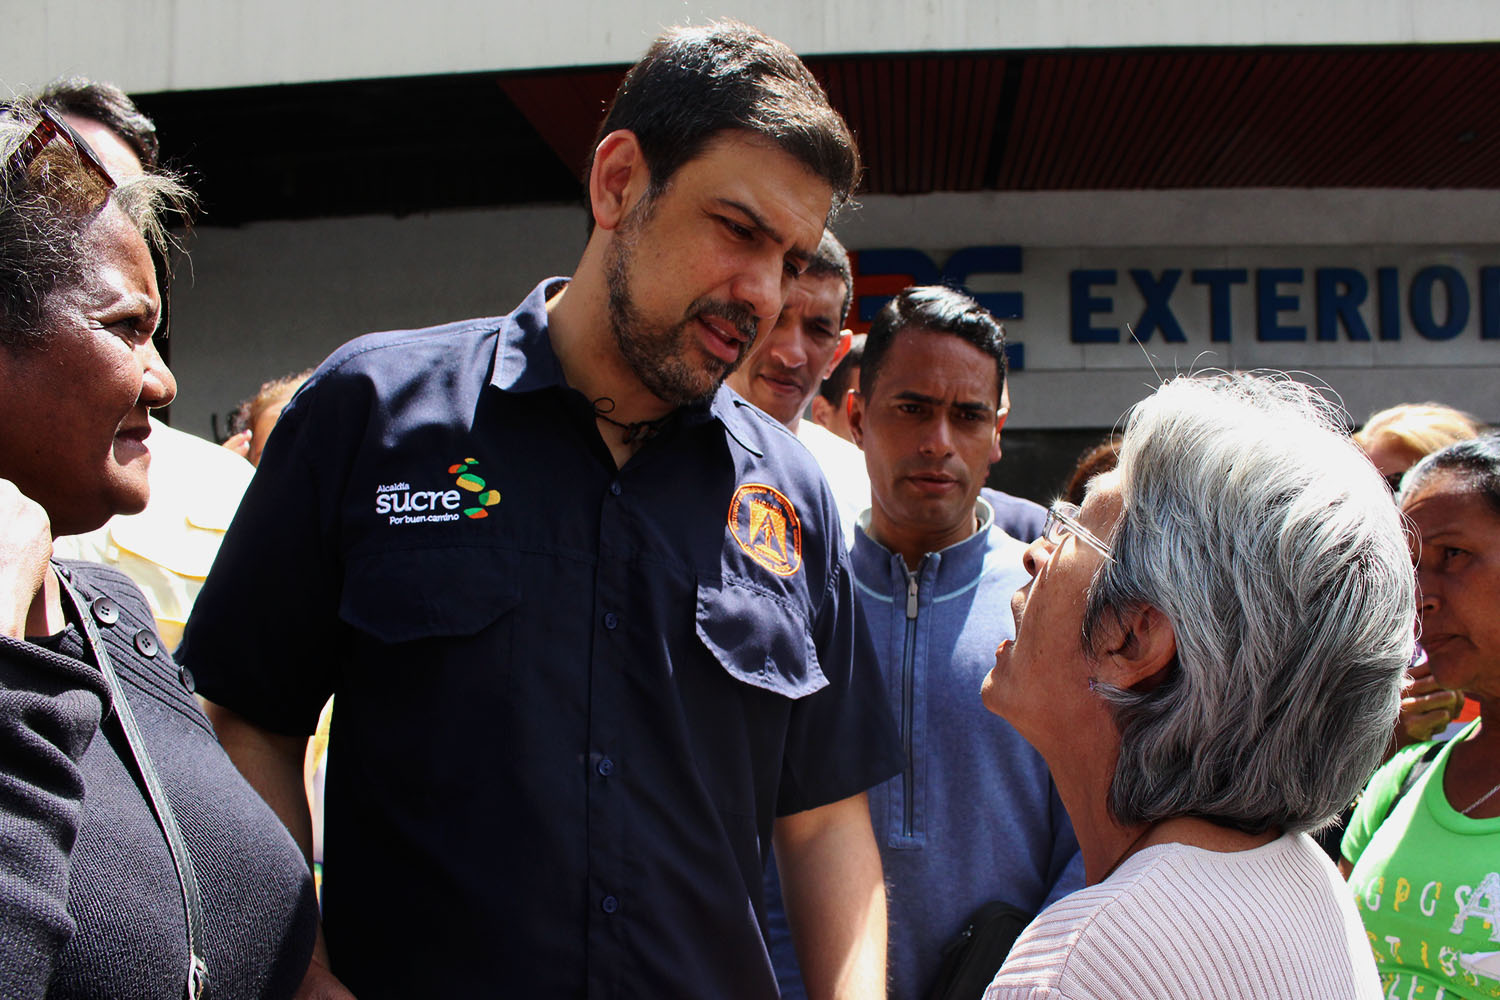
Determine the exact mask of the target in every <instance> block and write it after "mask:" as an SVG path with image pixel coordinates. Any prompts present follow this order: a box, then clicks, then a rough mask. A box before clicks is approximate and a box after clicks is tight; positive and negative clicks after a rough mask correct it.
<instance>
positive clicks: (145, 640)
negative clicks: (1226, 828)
mask: <svg viewBox="0 0 1500 1000" xmlns="http://www.w3.org/2000/svg"><path fill="white" fill-rule="evenodd" d="M135 648H136V649H138V650H140V651H141V655H142V656H144V657H147V658H148V659H149V658H150V657H153V656H155V655H156V636H154V635H152V634H151V631H150V629H144V628H143V629H141V630H140V631H139V632H137V633H136V634H135Z"/></svg>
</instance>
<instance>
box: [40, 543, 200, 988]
mask: <svg viewBox="0 0 1500 1000" xmlns="http://www.w3.org/2000/svg"><path fill="white" fill-rule="evenodd" d="M54 572H55V573H56V575H57V580H58V582H59V583H60V584H62V589H63V591H64V592H66V593H67V595H68V599H69V600H70V601H72V602H73V610H74V612H75V614H76V616H77V618H78V620H79V621H80V622H81V623H82V624H83V631H84V634H85V635H87V637H88V644H89V649H90V651H91V652H92V653H93V656H94V661H95V662H96V663H97V664H98V666H99V672H100V673H101V674H103V675H104V680H105V683H107V684H108V685H109V694H110V697H111V699H113V701H114V707H115V714H116V715H117V716H119V718H120V727H121V728H122V729H123V730H124V731H125V742H126V744H127V745H128V746H129V747H130V756H131V757H132V759H134V761H135V766H136V771H137V772H138V773H139V775H140V778H141V780H142V782H144V783H145V786H146V796H147V798H149V799H150V800H151V811H152V812H154V813H156V821H157V823H159V824H160V825H161V832H162V834H163V835H164V836H165V837H166V838H167V847H169V848H170V849H171V851H172V863H173V864H174V865H175V866H176V867H177V882H178V884H179V885H180V886H181V887H182V907H183V910H184V911H186V913H187V936H188V971H187V978H186V980H185V992H184V996H185V997H186V998H187V1000H207V997H208V963H207V962H206V961H204V959H203V954H202V947H203V901H202V900H201V899H200V898H199V896H198V878H197V876H196V875H194V874H193V858H192V855H191V854H189V853H188V849H187V844H186V843H184V842H183V839H182V831H181V830H180V829H178V827H177V818H176V817H175V816H173V815H172V804H171V803H170V802H168V801H167V793H166V790H165V789H163V788H162V785H161V778H159V777H158V776H157V774H156V768H155V767H153V766H152V765H151V755H150V754H149V753H147V752H146V741H145V740H144V739H142V738H141V730H140V727H139V726H138V725H136V721H135V713H134V712H132V711H131V710H130V701H129V700H128V699H127V698H126V697H125V689H124V687H123V686H122V685H121V684H120V677H119V675H118V674H117V673H115V665H114V663H113V662H112V661H111V660H110V658H109V652H108V650H106V649H105V646H104V639H103V637H102V636H100V635H99V626H97V625H95V624H94V614H93V612H94V610H95V608H94V606H93V605H90V604H87V603H85V601H84V599H83V596H82V595H81V594H79V593H78V590H77V589H76V588H75V587H74V586H73V584H72V583H71V582H69V580H68V578H67V576H66V575H65V574H66V572H67V571H66V570H61V569H57V568H56V567H54ZM108 600H109V598H107V597H101V598H99V601H108ZM99 601H95V604H98V603H99Z"/></svg>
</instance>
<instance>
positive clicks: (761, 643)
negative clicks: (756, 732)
mask: <svg viewBox="0 0 1500 1000" xmlns="http://www.w3.org/2000/svg"><path fill="white" fill-rule="evenodd" d="M697 632H698V638H699V639H700V640H701V641H702V642H703V644H704V646H706V647H708V651H709V653H710V654H712V656H713V658H714V659H715V660H717V661H718V662H719V664H720V665H721V666H722V667H723V668H724V669H725V670H726V671H727V672H728V673H729V675H730V676H731V677H733V678H735V679H736V680H738V681H741V682H743V683H745V684H749V685H751V686H752V687H757V688H761V689H762V690H765V691H771V692H773V693H775V694H779V695H783V696H784V697H787V698H793V699H796V698H805V697H807V696H808V695H810V694H812V693H813V692H815V691H819V690H822V689H823V688H825V687H827V686H828V678H826V677H825V676H823V668H822V666H821V665H820V664H819V663H818V651H817V648H816V647H815V646H814V645H813V640H812V632H811V628H810V626H809V624H808V621H807V617H806V614H805V612H804V611H803V609H801V608H799V607H797V606H795V605H793V604H792V603H791V602H789V601H788V600H787V598H786V597H784V596H782V595H780V594H775V593H772V592H770V591H768V590H765V589H764V588H761V587H757V586H755V585H754V584H753V583H750V582H749V581H746V580H740V579H737V578H735V577H732V576H727V575H726V576H725V577H724V579H723V580H720V581H714V582H712V583H709V582H700V583H699V584H698V608H697Z"/></svg>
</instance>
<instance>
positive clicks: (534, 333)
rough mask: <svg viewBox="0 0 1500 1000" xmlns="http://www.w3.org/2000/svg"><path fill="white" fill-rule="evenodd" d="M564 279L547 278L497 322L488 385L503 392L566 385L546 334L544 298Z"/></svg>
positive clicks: (527, 390) (565, 279) (545, 301)
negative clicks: (498, 331)
mask: <svg viewBox="0 0 1500 1000" xmlns="http://www.w3.org/2000/svg"><path fill="white" fill-rule="evenodd" d="M567 282H568V279H567V278H548V279H547V280H546V281H544V282H542V283H541V284H539V285H537V286H536V287H535V288H533V289H532V290H531V294H530V295H528V296H526V298H525V299H523V300H522V301H521V304H520V305H519V306H517V307H516V309H515V311H514V312H512V313H511V314H510V315H509V316H506V317H505V318H504V319H503V320H501V321H500V336H499V337H498V338H497V340H496V343H495V364H494V367H493V374H491V375H490V385H493V386H494V387H495V388H497V389H500V390H502V391H505V392H535V391H536V390H538V389H547V388H550V387H552V386H562V385H566V384H567V382H566V381H565V380H564V379H563V371H562V365H561V364H560V363H559V362H558V360H557V355H556V354H554V353H553V352H552V339H551V338H550V337H549V336H548V335H547V300H548V299H550V298H551V297H552V296H554V295H556V294H557V293H558V291H560V290H561V289H562V287H563V285H565V284H567Z"/></svg>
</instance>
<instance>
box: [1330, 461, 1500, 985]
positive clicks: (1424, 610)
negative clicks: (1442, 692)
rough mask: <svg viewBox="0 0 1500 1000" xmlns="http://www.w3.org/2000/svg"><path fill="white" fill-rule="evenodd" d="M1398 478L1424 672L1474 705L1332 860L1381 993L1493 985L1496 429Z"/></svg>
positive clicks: (1394, 780) (1406, 764) (1377, 798)
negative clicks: (1351, 897)
mask: <svg viewBox="0 0 1500 1000" xmlns="http://www.w3.org/2000/svg"><path fill="white" fill-rule="evenodd" d="M1402 487H1403V488H1402V492H1401V496H1400V498H1399V499H1400V502H1401V509H1402V511H1404V512H1405V513H1406V515H1407V516H1408V517H1409V518H1410V519H1411V521H1412V524H1413V525H1414V526H1415V527H1416V530H1417V534H1418V542H1419V543H1420V544H1419V546H1418V547H1417V555H1416V564H1417V585H1418V587H1419V589H1420V591H1421V596H1420V602H1419V604H1418V614H1419V615H1420V618H1421V625H1422V645H1423V647H1424V648H1425V649H1426V650H1427V657H1428V662H1429V665H1430V666H1431V669H1432V674H1433V677H1434V678H1436V679H1437V681H1438V682H1439V683H1440V684H1442V685H1443V686H1444V687H1448V688H1453V689H1455V690H1462V691H1463V692H1464V693H1465V694H1467V695H1468V696H1469V697H1470V698H1473V699H1475V700H1476V701H1478V703H1479V706H1480V716H1479V719H1478V720H1477V721H1476V722H1474V723H1472V724H1470V725H1469V727H1468V728H1466V729H1465V730H1464V731H1463V732H1462V733H1460V734H1459V735H1458V736H1457V737H1456V738H1454V739H1453V740H1452V742H1450V743H1448V744H1446V745H1442V746H1441V747H1434V746H1433V745H1432V744H1423V745H1418V746H1413V747H1408V748H1407V749H1405V750H1403V751H1402V752H1401V753H1399V754H1397V755H1396V756H1395V757H1393V758H1392V759H1391V760H1390V762H1389V763H1387V764H1386V765H1385V767H1383V768H1381V769H1380V770H1379V771H1378V772H1377V773H1376V774H1375V777H1374V778H1372V779H1371V780H1370V784H1369V786H1368V787H1367V788H1366V789H1365V794H1364V796H1363V798H1362V799H1361V801H1360V804H1359V808H1358V809H1356V810H1355V813H1354V818H1353V819H1352V820H1351V821H1350V824H1349V829H1348V831H1347V832H1346V833H1345V835H1344V841H1343V855H1344V862H1343V864H1342V868H1343V870H1344V872H1345V874H1346V875H1348V877H1349V882H1350V884H1351V886H1352V888H1353V890H1354V893H1355V899H1356V903H1357V904H1358V907H1359V910H1360V914H1361V916H1362V917H1363V918H1364V921H1365V928H1366V930H1367V931H1368V933H1369V937H1370V944H1371V946H1372V947H1373V948H1374V950H1375V962H1376V966H1377V967H1378V968H1379V969H1380V972H1381V977H1382V986H1383V988H1384V990H1385V994H1386V996H1388V997H1399V998H1402V1000H1443V998H1451V1000H1459V998H1463V1000H1467V998H1473V997H1500V435H1493V434H1492V435H1487V436H1485V437H1481V438H1477V439H1475V440H1472V441H1463V442H1460V443H1458V444H1455V445H1452V446H1450V447H1448V448H1445V449H1443V450H1442V451H1439V452H1436V453H1435V454H1433V455H1430V456H1428V457H1427V458H1426V459H1424V460H1423V461H1422V462H1421V463H1420V464H1419V465H1417V466H1416V467H1415V468H1414V469H1413V470H1412V471H1411V472H1409V473H1408V474H1407V476H1406V479H1405V480H1404V482H1403V484H1402Z"/></svg>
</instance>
